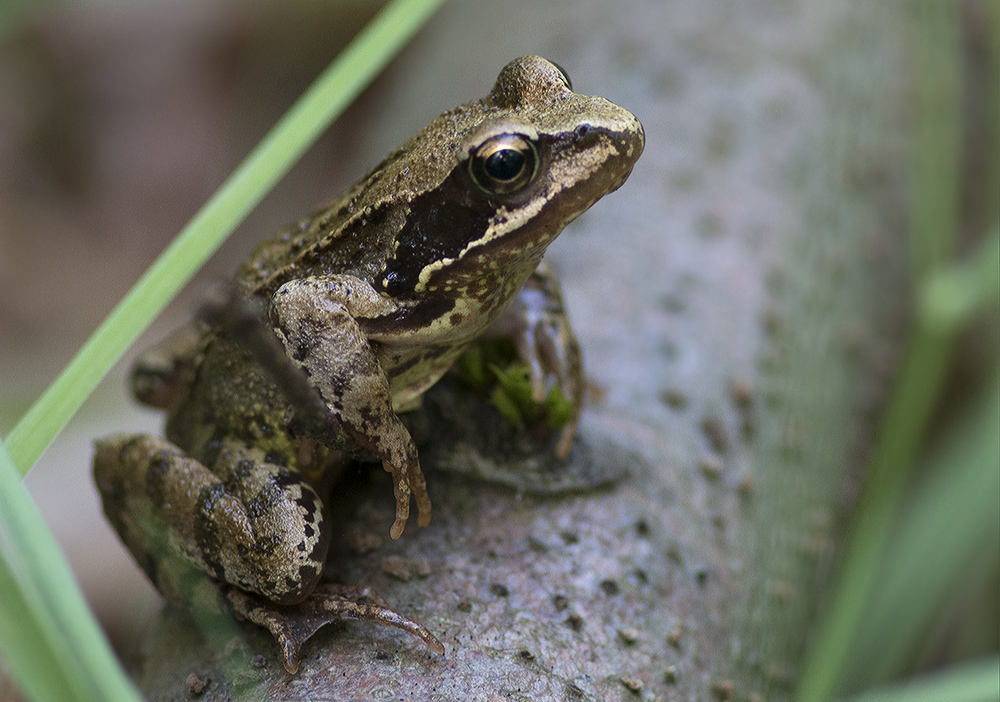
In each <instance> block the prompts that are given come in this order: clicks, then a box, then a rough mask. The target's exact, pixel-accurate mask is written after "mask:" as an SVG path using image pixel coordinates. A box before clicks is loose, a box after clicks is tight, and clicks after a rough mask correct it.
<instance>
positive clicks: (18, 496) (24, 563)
mask: <svg viewBox="0 0 1000 702" xmlns="http://www.w3.org/2000/svg"><path fill="white" fill-rule="evenodd" d="M0 530H2V531H0V535H2V536H3V538H2V539H0V560H2V571H3V576H0V581H2V583H3V586H4V588H9V587H10V586H11V585H12V582H11V581H16V583H17V592H18V594H17V595H16V596H15V597H13V598H12V600H6V599H5V600H4V603H3V605H4V609H5V610H6V609H7V608H8V607H12V606H14V605H15V603H16V604H19V605H22V606H23V607H24V609H23V610H21V611H20V612H16V613H15V612H9V613H7V614H5V615H4V617H5V618H7V617H10V619H7V621H5V623H4V627H3V628H4V631H3V634H4V635H5V636H6V635H7V634H8V631H7V630H8V629H10V628H11V627H12V626H13V625H14V623H15V622H16V621H17V620H18V619H21V620H22V621H20V622H17V623H19V624H20V625H21V626H23V627H24V628H23V629H14V630H13V632H11V633H13V638H12V639H7V638H5V639H4V640H3V642H2V644H0V646H2V648H3V650H4V652H5V660H7V661H9V662H10V663H11V664H15V665H17V666H18V667H17V669H15V670H12V673H13V674H14V675H15V677H16V678H17V679H18V680H19V681H21V682H22V684H23V687H24V689H25V690H28V691H32V692H34V691H38V692H39V694H41V691H42V689H43V688H44V687H45V686H47V684H48V683H46V682H45V681H44V680H39V679H37V678H38V676H39V675H41V677H42V678H46V677H50V676H51V677H53V678H54V679H53V680H52V682H51V684H52V686H53V687H57V688H62V687H63V681H65V686H66V687H68V688H69V690H70V691H71V692H72V695H71V696H70V697H69V698H68V699H76V700H86V701H90V700H93V702H104V701H106V702H116V701H118V700H123V701H124V700H134V701H135V702H138V701H139V699H140V697H139V694H138V692H136V690H135V688H134V687H132V684H131V682H129V680H128V678H127V677H126V675H125V672H124V671H123V670H122V668H121V666H120V665H119V663H118V659H117V658H115V655H114V653H113V652H112V650H111V647H110V645H108V642H107V639H105V637H104V634H103V632H102V631H101V628H100V625H99V624H98V623H97V621H96V620H95V619H94V617H93V615H92V614H91V612H90V609H89V608H88V607H87V603H86V601H85V600H84V597H83V593H81V592H80V588H79V586H78V585H77V582H76V578H75V577H74V576H73V571H72V570H71V569H70V567H69V563H67V562H66V559H65V558H64V557H63V555H62V552H61V551H60V550H59V547H58V545H57V544H56V541H55V539H54V538H53V536H52V533H51V532H50V531H49V529H48V528H47V527H46V525H45V521H44V520H43V519H42V515H41V513H40V512H39V511H38V508H37V507H36V506H35V503H34V500H32V499H31V496H30V495H29V494H28V491H27V490H26V489H25V487H24V485H23V484H22V483H21V476H20V475H19V473H18V471H17V468H16V467H15V466H14V464H13V462H11V460H10V457H9V456H8V455H7V452H6V451H4V450H3V447H2V446H0ZM29 616H30V620H31V621H30V623H28V622H25V621H23V620H24V619H27V618H28V617H29ZM22 636H24V637H25V638H24V639H22ZM22 646H23V648H21V647H22ZM43 647H44V648H45V649H47V652H48V655H43V652H42V649H43ZM34 655H38V656H39V658H40V660H39V662H40V663H44V664H54V665H55V667H54V668H52V669H49V670H42V671H38V670H37V668H36V667H34V662H33V661H32V660H31V657H32V656H34ZM53 659H54V660H53ZM28 665H31V666H32V667H31V668H28V667H23V666H28ZM38 699H46V698H44V697H39V698H38ZM47 699H66V697H65V696H57V697H48V698H47Z"/></svg>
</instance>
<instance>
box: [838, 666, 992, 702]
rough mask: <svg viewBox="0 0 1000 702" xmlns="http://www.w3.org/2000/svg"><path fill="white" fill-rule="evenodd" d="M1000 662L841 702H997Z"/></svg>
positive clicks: (962, 668)
mask: <svg viewBox="0 0 1000 702" xmlns="http://www.w3.org/2000/svg"><path fill="white" fill-rule="evenodd" d="M997 700H1000V658H993V659H992V660H986V661H982V662H979V663H969V664H965V665H960V666H954V667H952V668H948V669H947V670H944V671H943V672H940V673H937V674H935V675H925V676H923V677H920V678H917V679H916V680H914V681H913V682H910V683H908V684H906V685H899V686H895V687H885V688H882V689H880V690H872V691H871V692H866V693H864V694H861V695H858V696H856V697H851V698H849V699H846V700H841V702H997Z"/></svg>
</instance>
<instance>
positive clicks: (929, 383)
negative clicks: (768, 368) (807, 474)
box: [796, 0, 960, 702]
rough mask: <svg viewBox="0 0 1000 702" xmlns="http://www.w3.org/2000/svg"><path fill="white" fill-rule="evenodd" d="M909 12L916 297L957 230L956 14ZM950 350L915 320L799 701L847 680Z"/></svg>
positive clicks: (927, 2)
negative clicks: (912, 71)
mask: <svg viewBox="0 0 1000 702" xmlns="http://www.w3.org/2000/svg"><path fill="white" fill-rule="evenodd" d="M911 9H912V13H911V30H912V35H911V37H910V46H911V47H912V55H913V57H914V64H915V65H914V76H915V81H916V85H915V86H914V98H915V105H914V118H913V121H914V126H913V137H912V154H913V155H912V159H913V164H912V174H913V177H912V183H911V193H910V198H911V203H912V204H911V224H910V227H911V232H910V248H911V251H912V258H911V261H910V273H911V278H912V280H913V281H914V289H915V290H919V289H920V286H921V284H923V283H924V282H925V281H926V280H927V279H928V277H929V276H930V275H932V274H933V273H934V272H936V271H937V270H938V269H940V268H941V267H942V266H943V265H945V264H946V263H947V262H948V261H949V260H950V258H951V255H952V250H953V248H954V237H955V232H956V231H957V221H958V220H957V211H958V202H957V194H958V154H959V148H958V147H959V116H958V105H959V103H960V101H959V99H958V86H959V85H960V81H959V80H958V78H959V68H958V56H959V51H958V36H959V35H958V13H959V8H958V6H957V5H954V4H952V3H938V2H935V1H934V0H917V1H916V2H914V3H913V5H912V8H911ZM950 347H951V337H950V335H948V334H940V333H937V331H936V330H930V329H928V328H927V326H926V325H925V324H922V323H921V321H920V320H918V323H917V325H916V329H915V330H914V333H913V334H912V336H911V338H910V339H909V341H908V344H907V350H906V355H905V358H904V360H903V365H902V367H901V371H900V373H899V376H898V379H897V384H896V387H895V388H894V390H893V393H892V396H891V398H890V400H889V405H888V408H887V411H886V415H885V418H884V420H883V422H882V427H881V432H880V435H879V438H878V443H877V444H876V446H875V449H874V451H873V454H872V459H871V464H870V466H869V469H868V474H867V476H866V480H865V485H864V487H863V490H862V492H861V496H860V498H859V500H858V504H857V505H856V507H855V510H854V521H853V523H852V525H851V529H850V533H849V535H848V539H847V541H846V545H845V548H844V551H843V553H844V560H843V562H842V564H841V567H840V571H839V575H838V582H837V584H836V586H835V589H834V592H833V597H832V599H831V604H830V607H829V608H828V609H827V612H826V616H825V617H824V621H823V623H822V627H821V629H820V631H819V635H818V637H817V639H816V641H815V643H814V645H813V647H812V650H811V651H810V655H809V657H808V660H807V661H806V666H805V669H804V672H803V675H802V678H801V681H800V685H799V688H798V690H797V691H796V699H797V700H800V701H801V702H825V700H829V699H832V698H833V696H834V695H835V694H836V693H837V691H838V689H839V688H840V687H841V684H842V683H843V682H844V681H845V680H848V679H850V676H849V674H848V673H847V672H846V669H845V664H846V662H847V660H848V658H849V655H850V651H851V647H852V646H853V643H854V641H855V637H856V635H857V632H858V628H859V626H860V625H861V622H862V618H863V613H864V611H865V607H866V606H867V602H868V597H869V594H870V593H871V592H872V591H873V590H874V588H875V586H876V577H877V573H878V570H879V563H880V559H881V557H882V553H883V549H884V548H885V545H886V542H887V538H888V535H889V532H890V528H891V524H892V521H893V519H894V517H895V515H896V512H897V509H898V505H899V503H900V498H901V495H902V493H903V488H904V485H905V482H906V478H907V476H908V473H909V470H910V468H911V466H912V465H913V462H914V459H915V457H916V455H917V451H918V448H919V446H920V443H921V441H922V438H923V433H924V427H925V426H926V424H927V421H928V419H929V417H930V414H931V411H932V409H933V405H934V402H935V400H936V398H937V395H938V391H939V389H940V386H941V383H942V381H943V379H944V373H945V369H946V367H947V362H948V359H949V355H950Z"/></svg>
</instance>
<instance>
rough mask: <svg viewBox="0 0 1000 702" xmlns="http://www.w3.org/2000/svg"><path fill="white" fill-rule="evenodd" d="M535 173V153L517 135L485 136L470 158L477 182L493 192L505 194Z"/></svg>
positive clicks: (523, 185) (524, 184)
mask: <svg viewBox="0 0 1000 702" xmlns="http://www.w3.org/2000/svg"><path fill="white" fill-rule="evenodd" d="M537 172H538V152H537V151H535V146H534V144H532V143H531V142H530V141H529V140H528V139H525V138H524V137H523V136H521V135H520V134H501V135H499V136H495V137H492V138H490V139H487V140H486V141H485V142H483V144H481V145H480V146H479V148H477V149H476V150H475V151H474V152H473V154H472V157H471V158H470V159H469V174H470V175H471V176H472V180H474V181H475V183H476V185H478V186H479V187H480V188H482V189H483V190H485V191H486V192H488V193H490V194H493V195H507V194H509V193H513V192H516V191H518V190H520V189H521V188H523V187H525V186H526V185H528V183H530V182H531V181H532V180H533V179H534V177H535V174H536V173H537Z"/></svg>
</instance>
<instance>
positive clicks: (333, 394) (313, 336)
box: [270, 275, 431, 539]
mask: <svg viewBox="0 0 1000 702" xmlns="http://www.w3.org/2000/svg"><path fill="white" fill-rule="evenodd" d="M397 311H398V308H397V307H396V305H395V303H393V302H391V301H389V300H387V299H385V298H383V297H381V296H380V295H379V294H378V293H377V292H376V291H375V290H374V289H373V288H372V287H371V285H370V284H368V283H366V282H365V281H362V280H360V279H358V278H355V277H353V276H349V275H331V276H323V277H320V276H317V277H311V278H303V279H299V280H293V281H290V282H288V283H285V284H284V285H283V286H281V287H280V288H279V289H278V290H277V292H275V293H274V296H273V297H272V298H271V309H270V313H271V323H272V324H273V326H274V329H275V333H276V334H277V335H278V338H279V339H281V341H282V343H283V344H284V346H285V350H286V352H287V353H288V356H289V358H291V359H292V361H293V362H294V363H295V364H296V365H298V366H299V367H301V368H302V369H303V370H304V371H305V373H306V375H307V376H308V378H309V382H310V383H311V384H312V385H313V387H315V388H316V390H317V392H318V393H319V395H320V397H321V398H322V399H323V401H324V402H325V403H326V405H327V407H329V409H330V411H331V412H332V413H333V414H334V415H335V416H337V418H338V419H340V421H341V422H342V423H343V426H344V429H345V431H346V432H347V433H348V434H350V435H351V437H352V438H353V439H354V440H355V441H356V442H357V443H358V444H359V445H360V446H362V447H364V448H365V449H367V450H368V451H369V452H370V453H371V454H372V455H373V456H375V457H376V458H377V459H378V460H380V461H381V462H382V467H383V468H384V469H385V470H386V471H387V472H389V473H392V481H393V492H394V494H395V498H396V519H395V521H394V522H393V525H392V528H391V529H390V531H389V535H390V536H392V538H394V539H397V538H399V536H400V535H401V534H402V533H403V527H404V526H405V525H406V520H407V518H408V517H409V513H410V494H411V492H412V494H413V496H414V498H415V499H416V502H417V509H418V510H419V517H418V523H419V524H420V526H426V525H427V524H428V523H429V522H430V516H431V501H430V497H429V496H428V495H427V485H426V483H425V481H424V475H423V472H422V471H421V470H420V462H419V461H418V459H417V448H416V446H415V445H414V443H413V439H412V438H411V437H410V433H409V432H408V431H407V430H406V427H405V426H403V423H402V422H401V421H400V420H399V417H397V416H396V413H395V412H394V411H393V405H392V393H391V392H390V389H389V380H388V378H386V375H385V373H384V372H383V370H382V367H381V366H380V365H379V361H378V358H377V356H376V355H375V351H374V350H373V349H372V346H371V343H370V342H369V341H368V337H367V336H366V335H365V333H364V332H363V331H362V329H361V327H360V325H359V324H358V319H362V318H368V319H371V318H376V317H381V316H385V315H389V314H392V313H394V312H397Z"/></svg>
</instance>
